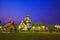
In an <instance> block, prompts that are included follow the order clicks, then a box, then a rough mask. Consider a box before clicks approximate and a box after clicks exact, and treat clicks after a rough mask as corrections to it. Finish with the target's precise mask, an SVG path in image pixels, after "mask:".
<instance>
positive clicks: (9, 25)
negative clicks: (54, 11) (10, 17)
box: [3, 22, 15, 32]
mask: <svg viewBox="0 0 60 40" xmlns="http://www.w3.org/2000/svg"><path fill="white" fill-rule="evenodd" d="M14 30H15V25H14V22H8V23H7V24H5V25H4V26H3V32H13V31H14Z"/></svg>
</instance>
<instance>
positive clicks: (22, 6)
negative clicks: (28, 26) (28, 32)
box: [0, 0, 60, 24]
mask: <svg viewBox="0 0 60 40" xmlns="http://www.w3.org/2000/svg"><path fill="white" fill-rule="evenodd" d="M27 10H28V14H29V17H30V19H31V21H32V22H44V23H45V24H60V0H0V20H1V21H2V24H5V23H7V22H12V21H14V22H15V24H19V23H20V22H21V21H22V20H23V19H24V18H25V16H26V12H27Z"/></svg>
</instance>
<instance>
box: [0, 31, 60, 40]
mask: <svg viewBox="0 0 60 40" xmlns="http://www.w3.org/2000/svg"><path fill="white" fill-rule="evenodd" d="M0 40H60V33H46V32H43V33H40V32H20V33H1V34H0Z"/></svg>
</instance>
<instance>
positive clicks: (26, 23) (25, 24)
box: [18, 13, 32, 31]
mask: <svg viewBox="0 0 60 40" xmlns="http://www.w3.org/2000/svg"><path fill="white" fill-rule="evenodd" d="M31 27H32V22H31V20H30V18H29V16H28V13H27V14H26V17H25V18H24V19H23V20H22V22H21V23H20V25H19V26H18V30H20V31H27V30H29V31H30V29H31Z"/></svg>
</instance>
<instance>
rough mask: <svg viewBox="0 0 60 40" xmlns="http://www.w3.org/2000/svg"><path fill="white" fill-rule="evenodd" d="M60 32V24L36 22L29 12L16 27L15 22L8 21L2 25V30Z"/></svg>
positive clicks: (0, 29)
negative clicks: (32, 19) (31, 18)
mask: <svg viewBox="0 0 60 40" xmlns="http://www.w3.org/2000/svg"><path fill="white" fill-rule="evenodd" d="M15 31H18V32H60V25H45V24H44V23H38V24H37V23H34V22H32V21H31V20H30V18H29V15H28V13H26V16H25V18H24V19H23V20H22V21H21V23H20V24H19V25H18V26H17V27H16V26H15V24H14V22H8V23H6V24H4V25H3V26H0V32H15Z"/></svg>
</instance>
